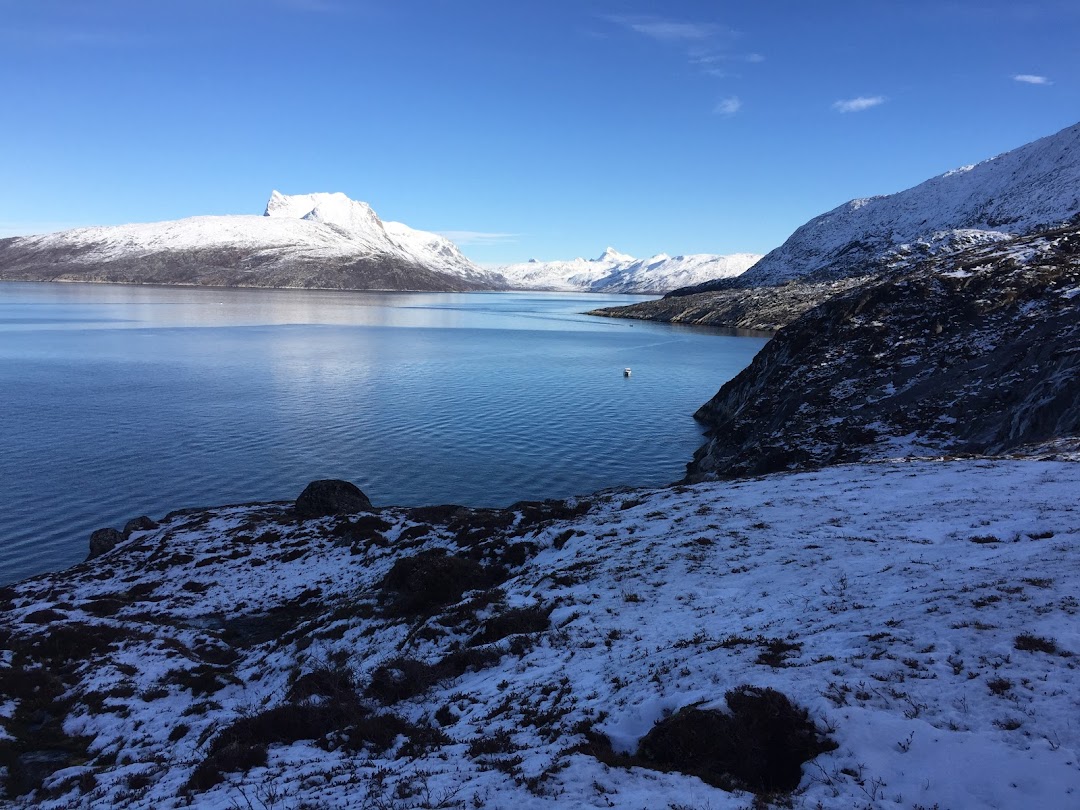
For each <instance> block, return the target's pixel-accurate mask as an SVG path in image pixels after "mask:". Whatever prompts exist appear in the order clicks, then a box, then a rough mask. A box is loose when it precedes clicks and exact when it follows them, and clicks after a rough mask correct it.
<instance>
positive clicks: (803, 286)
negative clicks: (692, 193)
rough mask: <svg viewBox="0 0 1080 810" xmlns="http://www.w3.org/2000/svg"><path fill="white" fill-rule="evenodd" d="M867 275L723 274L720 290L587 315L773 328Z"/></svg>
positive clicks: (752, 330)
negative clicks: (774, 279) (754, 280)
mask: <svg viewBox="0 0 1080 810" xmlns="http://www.w3.org/2000/svg"><path fill="white" fill-rule="evenodd" d="M868 278H869V277H868V276H860V277H858V278H848V279H840V280H836V281H818V282H797V281H792V282H789V283H787V284H783V285H781V286H776V287H751V288H746V287H742V286H738V284H737V283H736V282H737V279H724V280H723V282H724V283H723V285H722V286H721V287H720V289H716V290H710V291H707V292H701V293H697V294H693V295H676V294H674V293H673V294H669V295H668V296H665V297H664V298H660V299H658V300H656V301H643V302H642V303H640V304H630V305H629V306H625V307H607V308H604V309H596V310H593V311H592V312H590V313H589V314H590V315H600V316H602V317H605V318H633V319H634V320H639V321H661V322H662V323H681V324H687V325H691V326H715V327H721V328H724V329H734V330H737V331H740V330H744V331H745V333H746V334H754V333H764V332H774V331H776V330H777V329H780V328H781V327H783V326H786V325H787V324H789V323H791V322H792V321H793V320H795V319H796V318H798V317H799V316H800V315H802V314H803V313H804V312H806V311H808V310H810V309H813V308H814V307H816V306H817V305H818V304H821V303H822V302H824V301H827V300H828V299H829V298H831V297H833V296H835V295H839V294H841V293H843V292H846V291H847V290H850V289H852V288H853V287H858V286H860V285H862V284H864V283H866V281H867V279H868Z"/></svg>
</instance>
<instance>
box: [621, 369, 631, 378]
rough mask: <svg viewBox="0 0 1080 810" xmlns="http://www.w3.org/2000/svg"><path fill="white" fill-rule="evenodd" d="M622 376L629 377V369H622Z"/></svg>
mask: <svg viewBox="0 0 1080 810" xmlns="http://www.w3.org/2000/svg"><path fill="white" fill-rule="evenodd" d="M622 375H623V376H624V377H629V376H630V369H628V368H624V369H623V370H622Z"/></svg>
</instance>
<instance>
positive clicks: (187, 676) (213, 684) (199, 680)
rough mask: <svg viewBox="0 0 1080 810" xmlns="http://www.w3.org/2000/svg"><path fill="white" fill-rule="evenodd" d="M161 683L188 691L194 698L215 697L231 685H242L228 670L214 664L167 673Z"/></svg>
mask: <svg viewBox="0 0 1080 810" xmlns="http://www.w3.org/2000/svg"><path fill="white" fill-rule="evenodd" d="M161 682H162V683H163V684H167V685H176V686H179V687H180V688H181V689H187V690H188V691H189V692H191V694H192V695H193V696H194V697H198V696H200V695H213V694H215V693H216V692H220V691H221V690H222V689H224V688H225V687H226V686H228V685H229V684H239V683H240V681H239V679H238V678H236V676H235V675H233V674H232V673H231V672H229V670H228V669H226V668H225V667H219V666H213V665H212V664H199V665H197V666H194V667H192V668H191V669H174V670H171V671H170V672H168V673H166V675H165V677H164V678H162V680H161Z"/></svg>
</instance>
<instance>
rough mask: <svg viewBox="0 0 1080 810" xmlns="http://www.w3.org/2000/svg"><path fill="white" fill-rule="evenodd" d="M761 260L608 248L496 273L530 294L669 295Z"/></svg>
mask: <svg viewBox="0 0 1080 810" xmlns="http://www.w3.org/2000/svg"><path fill="white" fill-rule="evenodd" d="M760 258H761V255H760V254H756V253H733V254H730V255H727V256H717V255H712V254H708V253H700V254H696V255H692V256H668V255H667V254H666V253H660V254H658V255H656V256H653V257H652V258H650V259H635V258H634V257H633V256H628V255H626V254H625V253H619V252H618V251H617V250H615V249H614V248H610V247H609V248H608V249H607V250H605V251H604V252H603V254H601V255H600V256H599V257H598V258H595V259H570V260H568V261H551V262H539V261H536V260H535V259H534V260H532V261H528V262H523V263H521V264H507V265H503V266H501V267H496V268H494V270H495V272H498V273H500V274H502V275H503V276H504V277H505V278H506V280H507V282H508V283H509V284H510V286H511V287H515V288H518V289H526V290H567V291H578V292H602V293H665V292H668V291H670V290H674V289H676V288H678V287H685V286H687V285H691V284H699V283H701V282H704V281H709V280H712V279H717V278H733V277H735V276H738V275H739V274H741V273H744V272H746V270H747V269H748V268H750V267H752V266H753V265H754V263H755V262H757V261H758V260H759V259H760Z"/></svg>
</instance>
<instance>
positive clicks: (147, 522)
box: [124, 515, 158, 540]
mask: <svg viewBox="0 0 1080 810" xmlns="http://www.w3.org/2000/svg"><path fill="white" fill-rule="evenodd" d="M156 528H158V523H157V521H155V520H153V519H152V518H148V517H147V516H146V515H140V516H139V517H137V518H132V519H131V520H129V521H128V522H127V523H125V524H124V539H125V540H127V539H128V538H129V537H131V535H133V534H134V533H135V532H148V531H150V530H151V529H156Z"/></svg>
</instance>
